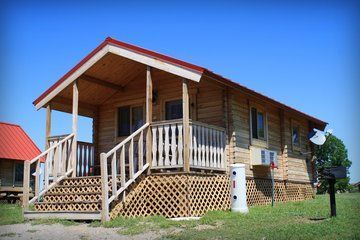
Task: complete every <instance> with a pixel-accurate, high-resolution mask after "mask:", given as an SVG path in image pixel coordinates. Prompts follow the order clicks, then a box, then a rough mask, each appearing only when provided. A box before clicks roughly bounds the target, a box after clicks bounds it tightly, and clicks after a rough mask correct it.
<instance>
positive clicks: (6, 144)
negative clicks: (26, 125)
mask: <svg viewBox="0 0 360 240" xmlns="http://www.w3.org/2000/svg"><path fill="white" fill-rule="evenodd" d="M40 153H41V151H40V149H39V148H38V147H37V146H36V145H35V143H34V142H33V141H32V140H31V138H30V137H29V136H28V135H27V134H26V133H25V131H24V130H23V129H22V128H21V127H20V126H19V125H15V124H10V123H4V122H0V159H3V158H5V159H11V160H22V161H26V160H32V159H33V158H34V157H36V156H38V155H39V154H40Z"/></svg>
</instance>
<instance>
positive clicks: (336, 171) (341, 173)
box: [322, 166, 346, 179]
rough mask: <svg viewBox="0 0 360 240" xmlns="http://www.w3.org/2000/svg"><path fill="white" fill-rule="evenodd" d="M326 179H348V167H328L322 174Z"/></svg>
mask: <svg viewBox="0 0 360 240" xmlns="http://www.w3.org/2000/svg"><path fill="white" fill-rule="evenodd" d="M322 175H323V177H324V178H327V179H342V178H346V167H344V166H338V167H327V168H325V169H324V171H323V172H322Z"/></svg>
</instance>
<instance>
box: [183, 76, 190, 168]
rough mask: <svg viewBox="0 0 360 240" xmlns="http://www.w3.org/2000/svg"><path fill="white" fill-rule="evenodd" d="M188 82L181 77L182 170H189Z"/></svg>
mask: <svg viewBox="0 0 360 240" xmlns="http://www.w3.org/2000/svg"><path fill="white" fill-rule="evenodd" d="M188 84H189V82H188V80H187V79H183V84H182V92H183V129H184V130H183V131H184V134H183V135H184V138H183V139H184V171H185V172H189V171H190V164H189V159H190V147H189V146H190V123H189V122H190V116H189V86H188Z"/></svg>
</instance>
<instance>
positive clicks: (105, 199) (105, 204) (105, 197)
mask: <svg viewBox="0 0 360 240" xmlns="http://www.w3.org/2000/svg"><path fill="white" fill-rule="evenodd" d="M149 126H150V124H149V123H145V124H144V125H143V126H141V127H140V128H139V129H138V130H136V131H135V132H134V133H132V134H131V135H130V136H128V137H127V138H125V139H124V140H123V141H122V142H120V143H119V144H117V145H116V146H115V147H114V148H112V149H111V150H110V151H108V152H107V153H101V154H100V168H101V192H102V199H101V200H102V201H101V205H102V210H101V218H102V221H108V220H109V205H110V203H111V202H112V201H114V200H115V199H116V198H118V196H119V195H120V194H122V193H123V197H122V199H121V200H122V201H125V192H124V191H125V190H126V189H127V188H128V187H129V185H130V184H132V183H133V182H134V181H135V180H136V179H137V178H138V177H139V176H140V175H141V174H142V173H143V172H144V171H145V170H146V169H147V168H148V167H149V163H148V162H147V163H146V164H143V160H144V152H143V150H144V148H143V147H144V145H143V144H144V139H147V138H144V131H145V130H147V128H148V127H149ZM146 134H150V131H146ZM138 135H139V141H138V171H137V172H136V173H135V172H134V165H133V164H134V162H133V157H134V156H133V154H134V139H135V137H137V136H138ZM129 142H130V144H129V151H128V152H129V176H128V177H129V178H128V180H127V181H126V176H125V147H126V144H128V143H129ZM118 150H120V159H119V160H120V164H119V165H120V181H121V186H120V188H119V189H117V163H116V162H117V156H116V155H117V154H116V153H117V151H118ZM146 151H148V150H146ZM109 157H111V164H110V171H111V174H110V175H111V188H112V189H111V196H110V197H109V179H108V158H109Z"/></svg>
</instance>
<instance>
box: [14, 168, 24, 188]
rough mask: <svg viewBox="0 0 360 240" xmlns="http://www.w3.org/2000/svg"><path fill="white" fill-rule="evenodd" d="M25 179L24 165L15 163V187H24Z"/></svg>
mask: <svg viewBox="0 0 360 240" xmlns="http://www.w3.org/2000/svg"><path fill="white" fill-rule="evenodd" d="M23 179H24V164H23V163H15V182H14V185H16V186H18V185H22V184H23Z"/></svg>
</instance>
